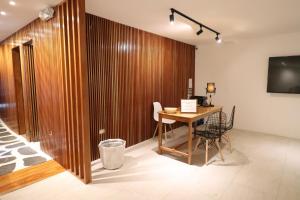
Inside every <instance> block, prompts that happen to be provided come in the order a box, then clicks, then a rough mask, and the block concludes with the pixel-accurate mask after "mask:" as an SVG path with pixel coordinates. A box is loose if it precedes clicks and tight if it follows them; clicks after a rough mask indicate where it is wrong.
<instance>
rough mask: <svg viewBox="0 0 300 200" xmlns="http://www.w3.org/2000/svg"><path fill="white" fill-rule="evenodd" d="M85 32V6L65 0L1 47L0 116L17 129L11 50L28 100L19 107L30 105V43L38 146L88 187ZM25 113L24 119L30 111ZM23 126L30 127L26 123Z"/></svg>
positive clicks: (71, 0)
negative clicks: (16, 54) (17, 54)
mask: <svg viewBox="0 0 300 200" xmlns="http://www.w3.org/2000/svg"><path fill="white" fill-rule="evenodd" d="M74 19H76V20H74ZM85 28H86V25H85V1H84V0H66V1H64V2H63V3H61V4H60V5H58V6H57V7H55V16H54V17H53V18H52V19H50V20H48V21H47V22H44V21H41V20H39V19H37V20H35V21H33V22H32V23H30V24H28V25H27V26H25V27H24V28H22V29H21V30H19V31H17V32H16V33H15V34H13V35H12V36H10V37H9V38H8V39H6V40H5V41H3V42H2V44H1V46H0V91H1V96H0V103H1V107H0V117H1V118H2V119H3V120H4V121H5V123H6V124H7V125H8V126H9V127H11V128H14V129H15V130H17V129H18V126H17V120H18V118H17V111H16V110H17V109H16V105H15V104H16V97H15V96H16V94H15V89H14V88H15V84H14V81H13V80H14V76H13V70H12V53H11V50H12V48H14V47H19V48H20V52H22V53H21V65H22V76H23V78H22V81H23V84H25V86H24V87H23V88H24V96H25V98H24V99H26V101H27V103H24V104H25V105H27V106H28V105H29V104H28V101H29V99H30V98H31V97H30V95H32V93H33V92H34V91H28V90H32V88H31V89H29V88H30V85H28V84H30V81H28V79H30V78H31V77H30V75H29V74H28V70H29V69H28V62H29V60H28V58H27V57H26V54H28V53H29V52H28V51H29V50H28V49H27V47H26V44H28V43H29V42H30V43H31V44H32V47H33V49H31V50H32V51H33V60H34V75H35V96H36V110H37V117H38V119H37V121H38V122H37V123H38V134H39V136H38V137H39V139H40V141H41V146H42V148H43V150H44V151H45V152H47V153H48V154H50V155H51V156H52V157H53V158H54V159H55V160H56V161H57V162H58V163H60V164H61V165H62V166H64V167H65V168H66V169H70V170H71V171H72V172H73V173H74V174H75V175H76V176H78V177H79V178H80V179H82V180H83V181H84V182H85V183H88V182H90V181H91V166H90V165H91V164H90V139H89V138H90V137H89V136H90V134H89V101H88V71H87V65H86V52H85V49H86V47H85V44H86V35H85V34H86V31H85ZM27 56H28V55H27ZM26 64H27V65H26ZM26 84H27V85H26ZM2 105H4V106H2ZM31 109H32V108H31ZM25 110H26V111H27V116H28V115H29V110H30V108H29V107H27V108H26V109H25ZM26 124H30V121H29V120H28V119H27V122H26Z"/></svg>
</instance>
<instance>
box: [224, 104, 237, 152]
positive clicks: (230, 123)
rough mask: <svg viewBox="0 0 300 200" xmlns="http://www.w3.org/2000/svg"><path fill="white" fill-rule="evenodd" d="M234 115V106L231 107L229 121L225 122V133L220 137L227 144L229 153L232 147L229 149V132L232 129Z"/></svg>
mask: <svg viewBox="0 0 300 200" xmlns="http://www.w3.org/2000/svg"><path fill="white" fill-rule="evenodd" d="M234 115H235V106H233V108H232V111H231V115H230V119H229V121H228V122H226V126H225V131H224V133H223V134H222V137H223V138H224V139H225V140H226V141H227V142H228V144H229V149H230V152H231V153H232V147H231V140H230V136H229V131H230V130H231V129H232V128H233V125H234Z"/></svg>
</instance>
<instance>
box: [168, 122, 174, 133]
mask: <svg viewBox="0 0 300 200" xmlns="http://www.w3.org/2000/svg"><path fill="white" fill-rule="evenodd" d="M169 126H170V129H171V132H172V134H174V131H173V128H172V125H171V124H169Z"/></svg>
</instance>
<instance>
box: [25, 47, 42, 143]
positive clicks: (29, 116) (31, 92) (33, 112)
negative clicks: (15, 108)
mask: <svg viewBox="0 0 300 200" xmlns="http://www.w3.org/2000/svg"><path fill="white" fill-rule="evenodd" d="M31 43H32V42H29V43H26V44H24V45H23V51H24V54H23V64H24V67H23V70H24V77H23V82H24V83H25V84H24V88H23V89H24V94H27V95H24V105H25V106H24V108H25V115H26V117H25V119H26V120H25V121H26V132H27V137H28V138H29V140H30V141H39V140H40V133H39V123H38V110H37V96H36V80H35V63H34V52H33V45H32V44H31Z"/></svg>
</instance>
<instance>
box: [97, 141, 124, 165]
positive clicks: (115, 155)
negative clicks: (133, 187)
mask: <svg viewBox="0 0 300 200" xmlns="http://www.w3.org/2000/svg"><path fill="white" fill-rule="evenodd" d="M125 146H126V141H125V140H122V139H108V140H104V141H101V142H100V143H99V145H98V147H99V150H100V158H101V161H102V164H103V167H104V168H105V169H118V168H120V167H121V166H122V165H123V163H124V152H125Z"/></svg>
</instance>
